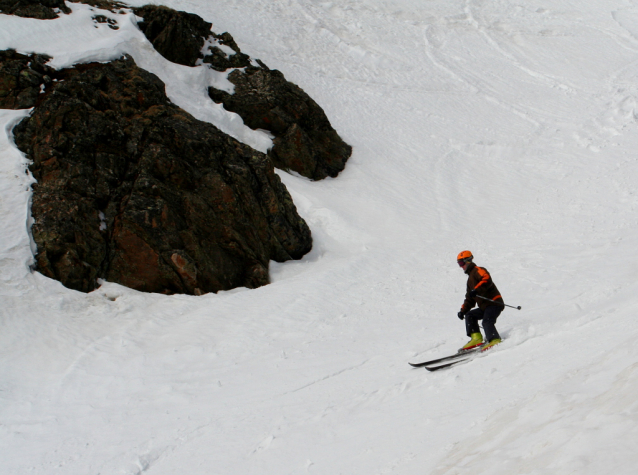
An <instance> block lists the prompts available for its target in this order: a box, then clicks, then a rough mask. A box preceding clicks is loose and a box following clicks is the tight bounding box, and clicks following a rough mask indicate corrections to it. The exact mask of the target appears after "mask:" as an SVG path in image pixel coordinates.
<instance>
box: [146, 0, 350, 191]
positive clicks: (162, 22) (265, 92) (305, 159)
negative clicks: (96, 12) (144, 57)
mask: <svg viewBox="0 0 638 475" xmlns="http://www.w3.org/2000/svg"><path fill="white" fill-rule="evenodd" d="M134 11H135V13H136V15H138V16H141V17H143V18H144V21H143V22H142V23H140V29H141V30H142V31H143V32H144V34H145V35H146V37H147V38H148V39H149V40H150V41H151V43H153V45H154V46H155V49H157V51H158V52H159V53H160V54H162V55H163V56H164V57H165V58H166V59H168V60H170V61H173V62H175V63H178V64H183V65H186V66H194V65H196V64H198V60H201V62H202V63H204V64H208V65H209V66H210V67H211V68H213V69H216V70H217V71H227V70H229V69H235V70H234V71H232V72H230V74H229V77H228V79H229V80H230V82H231V83H233V84H234V85H235V91H234V93H233V94H229V93H227V92H225V91H221V90H218V89H215V88H210V89H209V95H210V97H211V99H212V100H214V101H215V102H217V103H223V105H224V107H225V108H226V109H227V110H229V111H231V112H235V113H237V114H238V115H239V116H240V117H241V118H242V119H243V120H244V123H245V124H246V125H247V126H248V127H251V128H253V129H264V130H268V131H269V132H271V133H272V134H273V135H274V137H275V139H274V146H273V148H272V149H271V151H270V152H269V155H270V157H271V159H272V160H273V162H274V164H275V166H277V167H279V168H282V169H284V170H293V171H296V172H297V173H300V174H301V175H303V176H306V177H308V178H312V179H314V180H320V179H322V178H325V177H328V176H331V177H334V176H337V175H338V174H339V172H341V171H342V170H343V169H344V167H345V164H346V161H347V160H348V158H349V157H350V155H351V154H352V147H350V145H348V144H346V143H345V142H344V141H343V140H342V139H341V137H339V134H337V132H336V131H335V130H334V129H333V128H332V126H331V125H330V122H329V120H328V118H327V117H326V115H325V113H324V111H323V110H322V109H321V107H319V105H318V104H317V103H316V102H315V101H314V100H312V98H310V96H308V94H306V93H305V92H304V91H303V90H302V89H301V88H300V87H298V86H296V85H295V84H293V83H291V82H288V81H286V79H285V78H284V76H283V74H282V73H281V72H279V71H277V70H271V69H269V68H268V67H267V66H266V65H265V64H263V63H262V62H261V61H259V60H255V61H252V60H251V58H250V57H249V56H248V55H246V54H243V53H242V52H241V51H240V49H239V47H238V46H237V43H236V42H235V40H234V39H233V37H232V36H231V35H230V34H229V33H222V34H220V35H218V34H216V33H214V32H212V31H211V30H210V28H211V24H210V23H207V22H205V21H204V20H202V19H201V18H200V17H198V16H197V15H193V14H191V13H185V12H177V11H175V10H172V9H170V8H167V7H159V6H154V5H147V6H145V7H142V8H138V9H135V10H134ZM205 44H208V47H207V51H206V53H207V54H204V55H203V54H202V49H203V48H204V45H205ZM224 47H227V48H230V49H231V50H232V52H233V53H232V54H231V52H229V51H228V50H227V48H224Z"/></svg>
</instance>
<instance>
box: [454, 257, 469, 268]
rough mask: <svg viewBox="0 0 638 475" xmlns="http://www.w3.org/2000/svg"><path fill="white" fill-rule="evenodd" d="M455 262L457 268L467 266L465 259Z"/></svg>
mask: <svg viewBox="0 0 638 475" xmlns="http://www.w3.org/2000/svg"><path fill="white" fill-rule="evenodd" d="M456 262H457V264H458V265H459V267H463V266H464V265H465V264H467V262H465V259H459V260H458V261H456Z"/></svg>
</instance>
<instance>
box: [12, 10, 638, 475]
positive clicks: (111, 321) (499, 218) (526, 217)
mask: <svg viewBox="0 0 638 475" xmlns="http://www.w3.org/2000/svg"><path fill="white" fill-rule="evenodd" d="M145 3H146V2H144V1H143V0H135V2H134V3H133V5H136V6H139V5H143V4H145ZM163 3H164V4H166V5H168V6H170V7H172V8H175V9H178V10H185V11H188V12H192V13H196V14H198V15H200V16H202V17H203V18H204V19H205V20H207V21H211V22H212V23H213V30H215V31H216V32H223V31H229V32H230V33H231V34H232V35H233V36H234V38H235V40H236V41H237V43H238V45H239V46H240V47H241V48H242V51H243V52H245V53H247V54H249V55H250V56H251V57H253V58H259V59H261V60H262V61H263V62H264V63H266V64H267V65H268V66H269V67H271V68H276V69H279V70H281V71H282V72H283V73H284V74H285V76H286V78H287V79H288V80H291V81H292V82H294V83H296V84H298V85H299V86H301V87H302V88H303V89H304V90H305V91H306V92H308V93H309V94H310V95H311V96H312V97H313V98H314V99H315V100H316V101H317V102H318V103H319V104H320V105H321V106H322V107H323V108H324V110H325V111H326V113H327V115H328V117H329V118H330V121H331V123H332V125H333V126H334V127H335V129H336V130H337V131H338V132H339V133H340V135H341V136H342V137H343V138H344V140H346V141H347V142H348V143H350V144H351V145H353V147H354V152H353V156H352V158H351V159H350V161H349V162H348V164H347V166H346V169H345V171H344V172H342V173H341V174H340V175H339V176H338V177H337V178H335V179H327V180H323V181H319V182H312V181H309V180H306V179H304V178H301V177H299V176H295V175H290V174H287V173H284V172H279V175H280V176H281V178H282V180H283V181H284V183H285V184H286V186H287V187H288V189H289V190H290V192H291V194H292V196H293V198H294V200H295V203H296V205H297V208H298V210H299V212H300V214H301V215H302V217H304V219H305V220H306V221H307V222H308V224H309V225H310V227H311V229H312V232H313V237H314V247H313V250H312V252H311V253H309V254H308V255H307V256H306V257H305V258H304V259H302V260H301V261H294V262H287V263H284V264H277V263H272V264H271V275H272V281H273V282H272V284H270V285H268V286H265V287H262V288H259V289H256V290H247V289H236V290H233V291H229V292H220V293H218V294H207V295H204V296H199V297H193V296H183V295H174V296H163V295H154V294H144V293H140V292H136V291H133V290H130V289H127V288H124V287H122V286H119V285H116V284H113V283H108V282H105V283H104V284H103V285H102V286H101V287H100V288H99V289H98V290H96V291H94V292H92V293H90V294H82V293H79V292H75V291H72V290H69V289H66V288H64V287H63V286H62V285H61V284H59V283H58V282H55V281H52V280H50V279H47V278H45V277H43V276H42V275H40V274H38V273H37V272H31V266H32V264H33V243H32V242H31V239H30V237H29V233H28V230H29V225H30V220H31V218H30V213H29V202H30V193H31V191H30V186H31V184H32V182H33V179H32V177H30V175H29V174H28V171H27V160H26V158H25V157H24V156H23V155H22V154H21V153H20V152H19V151H18V150H17V149H16V148H15V147H14V146H13V142H12V140H11V129H12V127H13V126H14V125H15V124H16V123H17V122H18V121H19V120H21V118H23V117H25V116H26V115H27V114H28V113H29V111H0V123H1V124H2V128H1V130H2V133H0V217H1V219H2V223H3V230H2V232H1V233H0V295H1V302H2V305H1V307H0V311H1V313H0V325H1V326H0V453H2V462H1V463H0V473H1V474H6V475H14V474H23V473H29V474H33V475H51V474H61V475H78V474H87V475H89V474H91V475H93V474H95V475H97V474H102V475H106V474H125V475H139V474H142V473H143V474H149V475H175V474H178V473H189V474H202V475H211V474H216V475H217V474H219V475H227V474H246V475H249V474H255V475H256V474H260V475H261V474H272V475H275V474H277V475H280V474H302V473H315V474H330V475H334V474H343V475H355V474H362V475H363V474H366V475H369V474H379V475H380V474H397V475H413V474H414V475H416V474H436V475H453V474H454V475H465V474H490V475H512V474H569V473H576V474H588V475H589V474H591V475H608V474H612V473H613V474H633V473H635V471H636V469H635V466H636V464H638V453H636V450H635V446H636V445H637V444H638V426H637V425H636V421H637V420H638V399H636V394H637V393H638V353H637V352H636V349H635V347H636V340H637V338H638V318H636V313H637V312H638V300H637V299H636V295H637V294H638V282H637V281H636V272H637V270H636V263H635V254H636V253H635V249H636V247H637V246H638V196H637V185H638V159H637V158H638V124H637V120H638V111H637V104H636V101H637V100H638V5H636V4H635V3H634V2H632V1H629V0H607V1H596V0H580V1H578V2H575V1H571V0H551V1H550V0H531V1H526V2H522V1H517V0H492V1H489V2H488V1H483V0H429V1H423V0H343V1H340V2H336V1H319V0H281V1H273V0H218V1H215V2H206V1H204V0H165V1H163ZM69 6H70V7H71V8H72V10H73V13H72V14H71V15H69V16H64V15H62V17H61V18H60V19H58V20H49V21H39V20H31V19H24V18H17V17H12V16H6V15H0V49H6V48H10V47H11V48H15V49H17V50H18V51H19V52H24V53H28V52H37V53H46V54H49V55H50V56H52V57H53V59H52V64H53V65H54V66H55V67H65V66H69V65H71V64H73V63H76V62H82V61H95V60H99V61H107V60H109V59H113V58H115V57H119V56H120V55H121V54H124V53H127V54H131V55H132V56H133V57H134V59H135V61H136V62H137V63H138V64H139V65H140V66H141V67H144V68H145V69H148V70H149V71H152V72H153V73H155V74H157V75H158V76H159V77H160V78H161V79H162V80H163V81H164V82H165V83H166V89H167V94H168V95H169V97H170V98H171V100H172V101H173V102H175V103H176V104H178V105H179V106H181V107H183V108H184V109H185V110H187V111H188V112H190V113H191V114H193V115H194V116H195V117H197V118H198V119H200V120H206V121H209V122H211V123H213V124H215V125H216V126H218V127H219V128H220V129H222V130H224V131H225V132H227V133H230V134H231V135H233V136H235V137H237V138H238V139H239V140H242V141H244V142H245V143H248V144H250V145H251V146H254V147H256V148H258V149H260V150H267V148H268V147H269V146H270V138H269V137H268V136H267V135H266V134H264V133H263V132H260V131H251V130H250V129H248V128H247V127H245V126H244V125H243V123H242V122H241V119H239V117H237V116H236V115H234V114H230V113H228V112H226V111H224V110H223V109H222V108H221V107H220V106H217V105H215V104H213V103H212V102H211V101H210V100H208V99H207V97H206V94H205V90H206V87H207V86H208V85H209V84H218V85H225V87H230V86H229V85H230V83H228V81H227V80H226V78H225V76H224V75H223V74H217V73H215V72H214V71H211V70H208V69H206V68H205V67H196V68H186V67H183V66H179V65H174V64H171V63H169V62H168V61H166V60H164V59H163V58H162V57H161V56H159V55H158V54H157V53H156V52H155V51H154V50H153V49H152V47H151V45H150V44H149V43H148V41H147V40H146V39H145V38H144V36H143V35H142V34H141V33H140V32H139V30H138V29H137V28H136V18H135V16H134V15H133V14H132V13H130V12H127V11H123V12H122V13H116V14H111V13H105V12H103V11H100V12H99V13H100V14H105V15H107V16H109V17H112V18H114V19H116V20H117V22H118V25H119V26H120V28H119V29H118V30H112V29H110V28H108V25H105V24H95V23H94V22H93V21H92V19H91V18H92V14H93V13H94V12H91V8H92V7H88V6H84V5H78V4H69ZM464 249H469V250H471V251H472V252H473V253H474V256H475V262H476V263H477V264H478V265H480V266H484V267H486V268H487V269H488V270H489V271H490V272H491V274H492V276H493V278H494V281H495V283H496V284H497V286H498V288H499V290H500V291H501V292H502V294H503V296H504V298H505V301H506V302H507V303H508V304H511V305H515V306H516V305H521V306H522V310H520V311H518V310H514V309H507V310H505V311H504V312H503V314H502V315H501V317H500V318H499V320H498V324H497V328H498V329H499V331H500V332H501V335H502V336H503V338H504V341H503V343H502V344H501V345H499V346H498V347H496V348H495V349H493V350H490V352H488V353H487V354H485V355H482V356H480V357H478V358H476V359H474V360H472V361H471V362H469V363H466V364H463V365H460V366H456V367H453V368H450V369H448V370H443V371H439V372H434V373H430V372H428V371H425V370H424V369H415V368H411V367H410V366H409V365H408V362H409V361H412V362H417V361H423V360H426V359H431V358H435V357H437V356H443V355H445V354H448V353H451V352H454V351H456V349H457V348H459V347H460V346H461V345H463V344H464V343H465V342H466V341H467V338H466V336H465V328H464V324H463V323H462V322H460V321H459V320H458V319H457V318H456V313H457V312H458V309H459V307H460V305H461V303H462V301H463V296H464V292H465V281H466V276H465V275H464V274H463V272H462V271H461V270H460V269H459V267H458V266H457V265H456V262H455V258H456V255H457V254H458V253H459V252H460V251H462V250H464Z"/></svg>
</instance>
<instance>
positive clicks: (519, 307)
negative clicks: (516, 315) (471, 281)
mask: <svg viewBox="0 0 638 475" xmlns="http://www.w3.org/2000/svg"><path fill="white" fill-rule="evenodd" d="M477 297H478V298H480V299H483V300H487V301H488V302H493V303H497V304H499V305H505V306H506V307H509V308H515V309H516V310H520V309H521V306H520V305H519V306H518V307H513V306H512V305H507V304H506V303H501V302H497V301H496V300H490V299H488V298H485V297H481V296H480V295H477Z"/></svg>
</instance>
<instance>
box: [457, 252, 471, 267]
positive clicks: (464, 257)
mask: <svg viewBox="0 0 638 475" xmlns="http://www.w3.org/2000/svg"><path fill="white" fill-rule="evenodd" d="M472 259H474V256H473V255H472V253H471V252H470V251H461V252H460V253H459V255H458V256H456V262H458V264H459V265H460V266H461V267H463V266H464V265H465V264H466V263H468V262H472Z"/></svg>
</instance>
